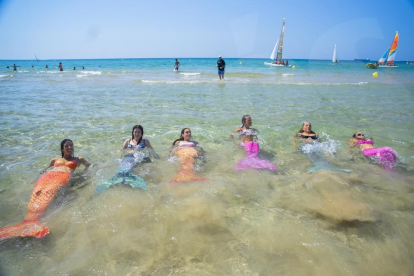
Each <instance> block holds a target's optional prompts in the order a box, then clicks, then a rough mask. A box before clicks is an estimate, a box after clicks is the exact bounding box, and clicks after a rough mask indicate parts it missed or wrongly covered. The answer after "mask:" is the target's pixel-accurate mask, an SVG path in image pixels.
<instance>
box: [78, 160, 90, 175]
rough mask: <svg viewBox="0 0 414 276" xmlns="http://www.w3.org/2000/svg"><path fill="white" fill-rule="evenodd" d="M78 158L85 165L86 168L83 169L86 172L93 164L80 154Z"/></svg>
mask: <svg viewBox="0 0 414 276" xmlns="http://www.w3.org/2000/svg"><path fill="white" fill-rule="evenodd" d="M78 160H79V163H81V164H82V165H84V166H85V169H84V170H83V171H84V172H85V171H87V170H88V168H89V166H90V165H91V164H90V163H89V162H88V161H86V159H85V158H83V157H82V156H78Z"/></svg>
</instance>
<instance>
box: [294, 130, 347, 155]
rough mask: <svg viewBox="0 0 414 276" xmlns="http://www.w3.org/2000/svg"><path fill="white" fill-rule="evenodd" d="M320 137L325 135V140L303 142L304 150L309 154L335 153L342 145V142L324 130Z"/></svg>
mask: <svg viewBox="0 0 414 276" xmlns="http://www.w3.org/2000/svg"><path fill="white" fill-rule="evenodd" d="M320 137H323V139H324V141H323V142H319V141H315V142H312V143H309V144H303V145H302V151H303V152H304V153H307V154H310V153H312V152H326V153H329V154H331V155H333V154H334V153H336V149H337V148H339V147H340V146H341V142H339V141H336V140H333V139H331V138H330V136H329V135H328V134H326V133H324V132H322V134H321V135H320Z"/></svg>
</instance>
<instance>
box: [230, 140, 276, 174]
mask: <svg viewBox="0 0 414 276" xmlns="http://www.w3.org/2000/svg"><path fill="white" fill-rule="evenodd" d="M243 146H244V149H245V150H246V154H247V156H246V157H245V158H243V159H242V160H240V161H239V163H237V165H236V170H238V171H240V170H248V169H266V170H272V171H274V170H276V169H277V167H276V165H275V164H272V163H271V162H270V161H267V160H264V159H260V158H259V157H258V156H257V155H258V154H259V151H260V149H259V143H257V142H245V143H244V144H243Z"/></svg>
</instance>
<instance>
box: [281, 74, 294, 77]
mask: <svg viewBox="0 0 414 276" xmlns="http://www.w3.org/2000/svg"><path fill="white" fill-rule="evenodd" d="M294 75H295V74H282V76H284V77H288V76H294Z"/></svg>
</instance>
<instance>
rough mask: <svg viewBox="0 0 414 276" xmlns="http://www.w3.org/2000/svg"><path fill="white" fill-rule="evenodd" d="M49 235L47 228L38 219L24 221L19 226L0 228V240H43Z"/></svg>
mask: <svg viewBox="0 0 414 276" xmlns="http://www.w3.org/2000/svg"><path fill="white" fill-rule="evenodd" d="M47 234H49V228H47V227H46V226H44V225H43V224H42V223H41V222H40V221H39V220H38V219H35V220H24V221H22V222H21V223H19V224H15V225H10V226H6V227H3V228H0V240H3V239H10V238H14V237H35V238H43V237H44V236H46V235H47Z"/></svg>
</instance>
